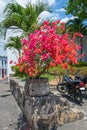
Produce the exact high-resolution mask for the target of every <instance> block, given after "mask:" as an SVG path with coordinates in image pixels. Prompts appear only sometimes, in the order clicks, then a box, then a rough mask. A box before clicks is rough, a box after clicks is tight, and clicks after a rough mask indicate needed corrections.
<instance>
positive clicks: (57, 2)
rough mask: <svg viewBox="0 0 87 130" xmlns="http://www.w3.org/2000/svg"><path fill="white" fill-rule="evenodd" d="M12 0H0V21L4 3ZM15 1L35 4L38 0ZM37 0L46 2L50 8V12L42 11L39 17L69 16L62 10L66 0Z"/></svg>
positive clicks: (60, 17)
mask: <svg viewBox="0 0 87 130" xmlns="http://www.w3.org/2000/svg"><path fill="white" fill-rule="evenodd" d="M11 1H12V0H0V21H1V20H2V19H3V9H4V7H5V5H6V4H8V3H9V2H11ZM15 1H16V2H18V3H19V4H20V5H22V6H25V4H26V3H28V2H31V3H32V4H35V3H37V2H38V0H15ZM39 1H43V2H45V3H48V5H49V6H50V9H51V10H52V13H48V12H44V13H43V14H42V15H41V17H43V19H44V17H45V16H46V17H51V18H53V19H63V18H64V19H65V18H66V19H65V20H67V19H68V17H71V16H69V15H68V16H66V15H65V10H64V8H63V7H64V6H65V5H66V2H67V1H68V0H39Z"/></svg>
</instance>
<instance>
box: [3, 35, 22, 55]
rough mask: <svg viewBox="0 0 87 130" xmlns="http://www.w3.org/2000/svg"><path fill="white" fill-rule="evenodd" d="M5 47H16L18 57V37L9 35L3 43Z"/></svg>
mask: <svg viewBox="0 0 87 130" xmlns="http://www.w3.org/2000/svg"><path fill="white" fill-rule="evenodd" d="M7 48H14V49H16V50H17V51H18V55H19V57H20V54H21V48H22V44H21V40H20V37H18V36H16V37H10V38H9V40H8V42H7V43H6V44H5V50H6V49H7Z"/></svg>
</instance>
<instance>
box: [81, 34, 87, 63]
mask: <svg viewBox="0 0 87 130" xmlns="http://www.w3.org/2000/svg"><path fill="white" fill-rule="evenodd" d="M83 53H84V56H83V58H82V61H84V62H87V35H85V36H84V37H83Z"/></svg>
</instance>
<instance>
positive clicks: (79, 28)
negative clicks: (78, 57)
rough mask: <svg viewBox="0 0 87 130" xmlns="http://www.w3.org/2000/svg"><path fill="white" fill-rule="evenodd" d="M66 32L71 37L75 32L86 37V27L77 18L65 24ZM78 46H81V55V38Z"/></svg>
mask: <svg viewBox="0 0 87 130" xmlns="http://www.w3.org/2000/svg"><path fill="white" fill-rule="evenodd" d="M66 30H68V32H69V33H70V34H71V35H73V34H74V33H75V32H78V33H81V34H83V35H87V25H85V24H84V23H83V21H82V20H80V19H79V18H74V19H72V20H69V21H68V22H67V23H66ZM80 45H81V46H82V49H81V54H82V53H83V38H82V37H81V38H80Z"/></svg>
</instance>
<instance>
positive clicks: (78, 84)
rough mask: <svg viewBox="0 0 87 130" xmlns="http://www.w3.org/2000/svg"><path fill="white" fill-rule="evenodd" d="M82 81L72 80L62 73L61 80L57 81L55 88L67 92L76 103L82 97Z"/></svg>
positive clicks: (80, 100) (79, 101)
mask: <svg viewBox="0 0 87 130" xmlns="http://www.w3.org/2000/svg"><path fill="white" fill-rule="evenodd" d="M81 89H84V90H85V88H84V83H83V82H82V81H81V80H78V79H75V80H73V79H72V78H71V77H69V76H66V75H64V76H63V79H62V82H60V83H58V85H57V90H58V91H59V92H61V93H66V92H67V93H68V95H70V96H71V97H72V98H73V99H74V101H75V102H76V103H81V102H82V99H83V95H82V92H81V91H82V90H81Z"/></svg>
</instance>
